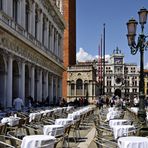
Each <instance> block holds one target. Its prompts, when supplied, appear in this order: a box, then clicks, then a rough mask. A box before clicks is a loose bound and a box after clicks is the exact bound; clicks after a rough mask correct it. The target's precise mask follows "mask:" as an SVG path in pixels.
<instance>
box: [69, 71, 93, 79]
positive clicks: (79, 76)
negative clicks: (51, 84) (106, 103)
mask: <svg viewBox="0 0 148 148" xmlns="http://www.w3.org/2000/svg"><path fill="white" fill-rule="evenodd" d="M77 79H82V80H91V77H90V75H89V76H88V73H86V72H83V73H82V72H81V73H80V72H79V73H77V72H71V73H70V74H69V80H70V81H71V80H77Z"/></svg>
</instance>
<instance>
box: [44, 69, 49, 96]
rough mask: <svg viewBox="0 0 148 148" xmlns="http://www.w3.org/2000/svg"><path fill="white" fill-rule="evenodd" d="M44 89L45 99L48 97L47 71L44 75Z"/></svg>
mask: <svg viewBox="0 0 148 148" xmlns="http://www.w3.org/2000/svg"><path fill="white" fill-rule="evenodd" d="M44 80H45V88H44V98H45V99H46V98H47V96H48V71H47V72H46V73H45V77H44Z"/></svg>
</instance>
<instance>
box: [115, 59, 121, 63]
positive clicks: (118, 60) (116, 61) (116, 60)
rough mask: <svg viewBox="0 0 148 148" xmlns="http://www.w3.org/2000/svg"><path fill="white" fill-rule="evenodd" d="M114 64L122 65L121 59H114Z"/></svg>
mask: <svg viewBox="0 0 148 148" xmlns="http://www.w3.org/2000/svg"><path fill="white" fill-rule="evenodd" d="M114 63H116V64H122V58H115V59H114Z"/></svg>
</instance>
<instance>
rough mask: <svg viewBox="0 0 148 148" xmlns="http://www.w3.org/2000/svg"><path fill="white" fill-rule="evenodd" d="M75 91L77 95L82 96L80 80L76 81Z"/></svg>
mask: <svg viewBox="0 0 148 148" xmlns="http://www.w3.org/2000/svg"><path fill="white" fill-rule="evenodd" d="M76 90H77V95H82V80H81V79H78V80H77V81H76Z"/></svg>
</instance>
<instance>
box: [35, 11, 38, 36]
mask: <svg viewBox="0 0 148 148" xmlns="http://www.w3.org/2000/svg"><path fill="white" fill-rule="evenodd" d="M37 33H38V13H37V9H36V11H35V38H37Z"/></svg>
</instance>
